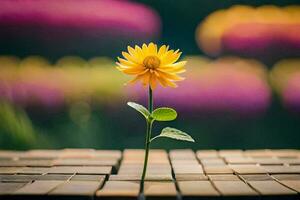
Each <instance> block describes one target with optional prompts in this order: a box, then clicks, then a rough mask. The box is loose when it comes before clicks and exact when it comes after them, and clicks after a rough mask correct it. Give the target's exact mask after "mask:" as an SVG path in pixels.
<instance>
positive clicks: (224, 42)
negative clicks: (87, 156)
mask: <svg viewBox="0 0 300 200" xmlns="http://www.w3.org/2000/svg"><path fill="white" fill-rule="evenodd" d="M151 41H153V42H155V43H157V44H158V45H162V44H168V45H170V48H172V49H180V50H181V51H182V52H183V58H182V59H185V60H187V61H188V64H187V72H186V73H185V74H184V75H185V77H186V80H185V81H183V82H180V83H179V87H178V88H177V89H172V88H158V89H157V90H155V91H154V97H155V99H154V105H155V106H171V107H174V108H175V109H176V110H177V111H178V113H179V116H178V119H177V120H175V121H173V122H171V123H170V122H169V123H161V124H158V123H157V124H155V128H154V131H153V134H158V133H159V132H160V130H161V128H163V127H164V126H172V127H175V128H180V129H181V130H185V131H186V132H188V133H189V134H190V135H192V136H193V137H194V138H195V140H196V143H194V144H190V143H185V142H178V141H173V140H169V139H161V140H157V141H155V142H154V143H153V145H152V147H154V148H166V149H169V148H193V149H206V148H214V149H232V148H241V149H246V148H247V149H251V148H299V141H300V4H299V1H297V0H277V1H275V0H273V1H266V0H259V1H258V0H251V1H250V0H243V1H242V0H241V1H233V0H227V1H218V0H205V1H200V0H189V1H182V0H177V1H175V0H174V1H169V0H162V1H159V0H142V1H125V0H122V1H121V0H120V1H118V0H51V1H50V0H38V1H36V0H22V1H18V0H1V1H0V148H1V149H29V148H63V147H85V148H98V149H101V148H109V149H124V148H143V145H144V137H145V130H144V129H145V122H144V119H143V118H142V116H140V115H138V114H137V113H136V112H135V111H133V110H132V109H131V108H129V107H128V106H126V102H127V101H129V100H130V101H136V102H139V103H142V104H144V105H145V104H146V95H147V91H146V90H145V89H144V88H143V87H141V86H140V85H134V86H124V83H125V82H126V81H127V80H128V79H129V77H127V76H125V75H123V74H121V73H120V72H119V71H117V70H116V69H115V64H114V63H115V61H116V56H120V55H121V51H126V48H127V45H135V44H137V45H141V44H143V43H148V42H151Z"/></svg>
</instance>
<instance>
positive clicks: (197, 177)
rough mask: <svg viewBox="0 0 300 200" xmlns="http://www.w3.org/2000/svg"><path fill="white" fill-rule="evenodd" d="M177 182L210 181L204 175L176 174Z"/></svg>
mask: <svg viewBox="0 0 300 200" xmlns="http://www.w3.org/2000/svg"><path fill="white" fill-rule="evenodd" d="M175 179H176V180H177V181H203V180H208V177H207V176H205V175H204V174H175Z"/></svg>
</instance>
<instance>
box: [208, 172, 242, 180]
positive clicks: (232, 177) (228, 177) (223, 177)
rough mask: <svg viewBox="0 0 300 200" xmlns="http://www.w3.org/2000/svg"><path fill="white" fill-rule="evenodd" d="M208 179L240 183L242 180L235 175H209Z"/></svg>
mask: <svg viewBox="0 0 300 200" xmlns="http://www.w3.org/2000/svg"><path fill="white" fill-rule="evenodd" d="M208 177H209V179H210V180H212V181H240V178H239V177H238V176H237V175H233V174H222V175H208Z"/></svg>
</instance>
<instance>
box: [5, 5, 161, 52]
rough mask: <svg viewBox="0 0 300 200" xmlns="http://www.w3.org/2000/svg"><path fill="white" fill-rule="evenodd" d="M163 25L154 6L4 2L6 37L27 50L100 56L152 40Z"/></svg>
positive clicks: (12, 43) (11, 43) (13, 43)
mask: <svg viewBox="0 0 300 200" xmlns="http://www.w3.org/2000/svg"><path fill="white" fill-rule="evenodd" d="M160 26H161V25H160V18H159V16H158V15H157V14H156V12H155V11H154V10H152V9H151V8H149V7H147V6H145V5H143V4H139V3H135V2H130V1H118V0H101V1H99V0H50V1H49V0H38V1H36V0H22V1H18V0H1V6H0V29H1V32H0V41H1V40H7V38H11V41H13V42H10V45H16V44H18V46H17V47H18V49H20V48H22V47H23V46H24V47H27V49H26V52H28V51H30V50H31V48H32V47H34V49H35V52H37V50H38V52H39V53H41V52H42V53H44V52H45V53H47V54H49V52H51V53H52V54H54V53H55V54H56V53H58V52H59V53H60V54H63V55H65V54H66V53H74V50H75V52H85V53H95V54H96V53H97V54H98V53H99V50H102V51H106V50H107V49H110V51H112V50H113V49H114V48H112V47H115V48H119V47H121V46H123V45H124V44H128V43H129V42H142V41H146V40H152V39H154V38H156V37H157V36H158V35H159V33H160ZM1 38H2V39H1ZM7 42H9V41H6V43H7ZM28 44H30V46H28ZM62 44H64V45H62Z"/></svg>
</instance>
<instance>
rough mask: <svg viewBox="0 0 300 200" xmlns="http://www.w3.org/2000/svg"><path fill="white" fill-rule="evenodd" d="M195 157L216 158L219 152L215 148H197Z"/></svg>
mask: <svg viewBox="0 0 300 200" xmlns="http://www.w3.org/2000/svg"><path fill="white" fill-rule="evenodd" d="M196 156H197V158H199V159H201V158H218V157H219V154H218V152H217V151H216V150H198V151H197V152H196Z"/></svg>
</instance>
